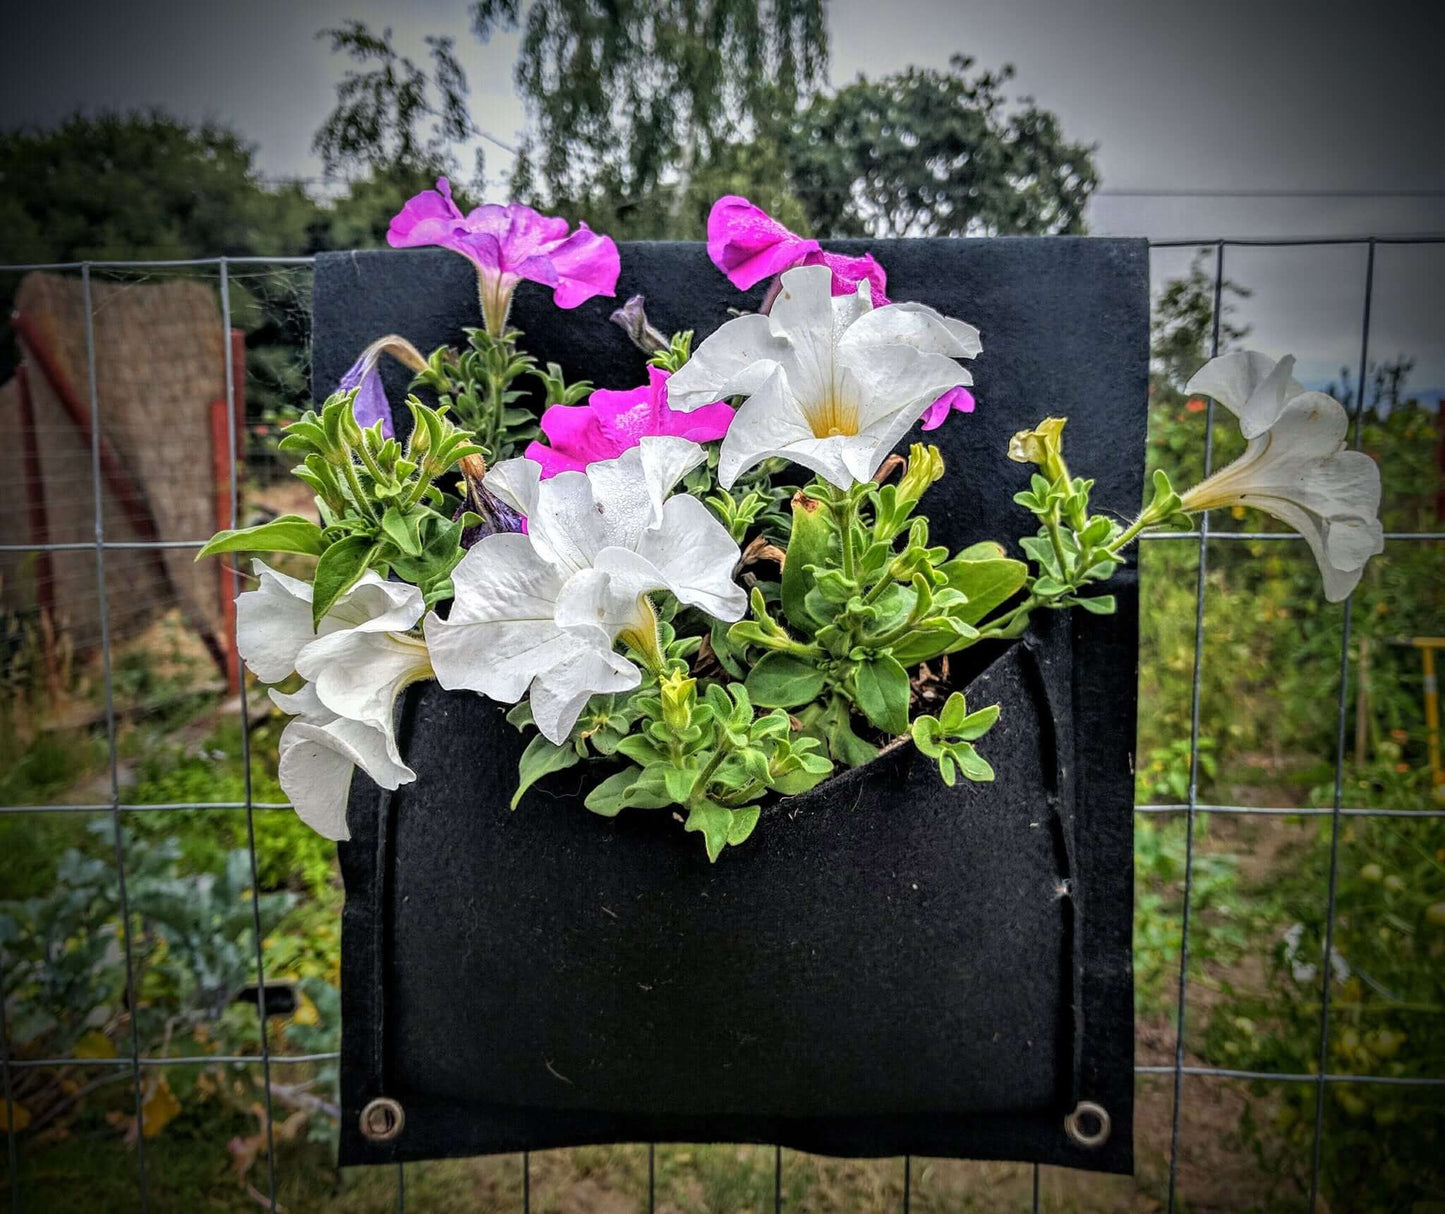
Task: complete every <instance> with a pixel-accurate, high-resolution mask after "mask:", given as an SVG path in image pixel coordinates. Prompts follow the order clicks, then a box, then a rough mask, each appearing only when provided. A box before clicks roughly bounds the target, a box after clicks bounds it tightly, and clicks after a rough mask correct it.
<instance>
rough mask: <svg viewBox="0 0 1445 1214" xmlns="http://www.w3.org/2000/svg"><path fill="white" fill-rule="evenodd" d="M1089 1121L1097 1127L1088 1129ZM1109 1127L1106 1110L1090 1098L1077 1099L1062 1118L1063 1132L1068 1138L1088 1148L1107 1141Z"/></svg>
mask: <svg viewBox="0 0 1445 1214" xmlns="http://www.w3.org/2000/svg"><path fill="white" fill-rule="evenodd" d="M1091 1123H1092V1124H1095V1125H1096V1126H1097V1128H1096V1129H1093V1130H1090V1129H1088V1128H1087V1127H1088V1126H1089V1125H1090V1124H1091ZM1111 1127H1112V1122H1111V1121H1110V1120H1109V1112H1108V1110H1107V1109H1105V1108H1104V1106H1103V1105H1101V1104H1095V1103H1094V1102H1093V1101H1092V1100H1081V1101H1079V1103H1078V1104H1076V1105H1075V1106H1074V1111H1073V1112H1072V1113H1070V1114H1069V1115H1068V1116H1067V1117H1065V1118H1064V1133H1065V1134H1067V1135H1068V1136H1069V1140H1070V1141H1071V1142H1073V1143H1075V1144H1076V1145H1078V1146H1081V1147H1085V1148H1088V1149H1090V1150H1092V1149H1094V1148H1095V1147H1101V1146H1103V1145H1104V1144H1105V1143H1106V1142H1108V1141H1109V1130H1110V1129H1111Z"/></svg>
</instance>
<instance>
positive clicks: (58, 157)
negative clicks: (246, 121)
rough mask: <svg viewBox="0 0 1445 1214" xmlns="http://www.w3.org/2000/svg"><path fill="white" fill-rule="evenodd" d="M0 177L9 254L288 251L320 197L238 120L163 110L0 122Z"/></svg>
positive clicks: (0, 225) (1, 227) (46, 257)
mask: <svg viewBox="0 0 1445 1214" xmlns="http://www.w3.org/2000/svg"><path fill="white" fill-rule="evenodd" d="M0 183H3V188H0V261H5V262H33V261H79V260H86V259H92V260H101V259H111V258H143V259H159V258H179V257H214V256H218V255H221V254H225V255H228V256H240V255H244V254H261V253H264V254H279V253H292V252H295V251H297V250H298V249H299V248H300V246H302V245H303V244H304V243H305V238H306V236H305V234H306V231H307V226H308V224H309V223H310V222H311V221H312V218H313V216H314V213H315V208H316V204H315V203H314V202H313V201H312V200H311V199H310V198H308V197H307V196H306V194H305V192H304V191H303V190H302V189H301V188H300V187H299V186H296V185H290V186H280V187H274V188H273V187H271V186H270V185H268V184H267V183H266V182H265V181H264V180H263V179H262V177H261V175H260V173H259V171H258V170H257V168H256V164H255V149H254V148H253V147H252V146H251V145H250V144H249V143H247V142H246V141H245V140H244V139H242V138H241V137H240V136H239V135H237V134H236V133H235V132H234V131H231V130H228V129H227V128H226V127H223V126H220V125H217V124H215V123H209V122H207V123H202V124H200V125H191V124H188V123H184V122H181V121H179V120H178V119H175V118H172V117H170V116H168V115H166V114H164V113H162V112H161V111H159V110H152V111H148V112H142V113H133V114H118V113H103V114H100V115H97V116H94V117H86V116H81V115H75V116H73V117H70V118H67V119H66V120H65V121H64V122H62V123H60V125H58V126H56V127H54V128H52V129H49V130H33V129H22V130H12V131H4V132H0Z"/></svg>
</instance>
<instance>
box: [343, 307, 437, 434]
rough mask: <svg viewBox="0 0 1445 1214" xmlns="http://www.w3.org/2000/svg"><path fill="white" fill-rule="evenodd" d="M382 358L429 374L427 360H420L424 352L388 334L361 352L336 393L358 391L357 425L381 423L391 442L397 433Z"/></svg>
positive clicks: (354, 401)
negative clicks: (386, 357) (392, 418)
mask: <svg viewBox="0 0 1445 1214" xmlns="http://www.w3.org/2000/svg"><path fill="white" fill-rule="evenodd" d="M383 354H390V355H391V356H392V357H393V358H394V359H396V360H397V362H399V363H402V364H403V365H405V366H407V367H410V368H411V369H412V370H413V371H425V370H426V359H424V358H423V357H422V356H421V351H420V350H418V349H417V348H416V347H415V346H414V345H412V344H411V342H409V341H407V339H406V338H404V337H398V336H397V335H396V334H395V333H389V334H387V335H386V336H385V337H378V338H377V339H376V340H375V341H374V342H372V343H371V345H369V346H367V347H366V349H365V350H363V351H362V352H361V357H360V358H358V359H357V360H356V361H355V362H354V363H352V364H351V368H350V370H348V371H347V372H346V374H345V375H343V376H342V377H341V382H340V383H339V384H337V385H336V390H337V391H338V392H350V391H351V390H352V389H353V388H355V389H356V395H355V397H353V398H352V401H351V412H352V414H353V416H355V418H356V424H357V425H359V426H361V427H362V428H363V429H365V428H367V427H369V426H372V425H375V424H376V423H377V422H380V423H381V433H382V435H383V436H384V437H386V438H392V437H394V436H395V431H394V430H393V429H392V426H391V404H390V402H389V401H388V400H387V399H386V389H385V388H384V387H383V386H382V383H381V371H380V370H379V369H378V367H377V363H378V362H380V361H381V356H382V355H383Z"/></svg>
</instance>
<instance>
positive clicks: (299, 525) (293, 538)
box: [196, 514, 326, 561]
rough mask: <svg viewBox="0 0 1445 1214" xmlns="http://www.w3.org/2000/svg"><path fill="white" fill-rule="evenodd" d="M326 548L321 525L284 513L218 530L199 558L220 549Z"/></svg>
mask: <svg viewBox="0 0 1445 1214" xmlns="http://www.w3.org/2000/svg"><path fill="white" fill-rule="evenodd" d="M325 551H326V541H325V540H323V539H322V538H321V528H320V527H318V526H317V525H316V524H315V523H313V522H312V521H311V520H310V519H309V518H302V517H301V516H300V515H299V514H283V515H281V517H280V518H273V519H272V520H271V521H270V522H269V523H261V524H259V525H258V526H255V527H246V528H243V529H242V530H239V531H218V532H216V534H215V535H213V536H212V537H211V538H210V539H209V540H208V541H207V542H206V546H205V547H204V548H202V549H201V550H200V552H198V553H196V560H198V561H199V560H200V559H201V558H202V557H206V556H215V555H217V554H218V553H221V552H301V553H305V554H306V555H307V556H320V555H321V554H322V553H323V552H325Z"/></svg>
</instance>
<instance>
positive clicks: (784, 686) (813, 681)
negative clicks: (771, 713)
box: [744, 651, 824, 708]
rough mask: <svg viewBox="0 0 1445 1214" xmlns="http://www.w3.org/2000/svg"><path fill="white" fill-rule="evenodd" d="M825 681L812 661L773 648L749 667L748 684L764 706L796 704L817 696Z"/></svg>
mask: <svg viewBox="0 0 1445 1214" xmlns="http://www.w3.org/2000/svg"><path fill="white" fill-rule="evenodd" d="M823 681H824V679H823V672H822V671H821V670H819V669H818V667H817V666H815V665H814V664H813V663H812V662H808V661H804V660H803V659H802V658H798V657H794V656H793V655H792V654H789V653H779V652H776V651H773V652H770V653H765V654H764V655H763V657H762V660H761V661H759V662H758V664H757V665H756V666H754V667H753V668H752V669H751V670H750V671H748V677H747V682H746V683H745V684H744V686H746V687H747V690H748V695H749V696H750V697H751V699H752V701H753V703H754V704H757V705H759V706H760V707H762V708H796V707H797V706H798V705H800V704H807V703H810V702H811V701H813V700H816V699H817V698H818V696H819V694H820V693H821V692H822V690H823Z"/></svg>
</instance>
